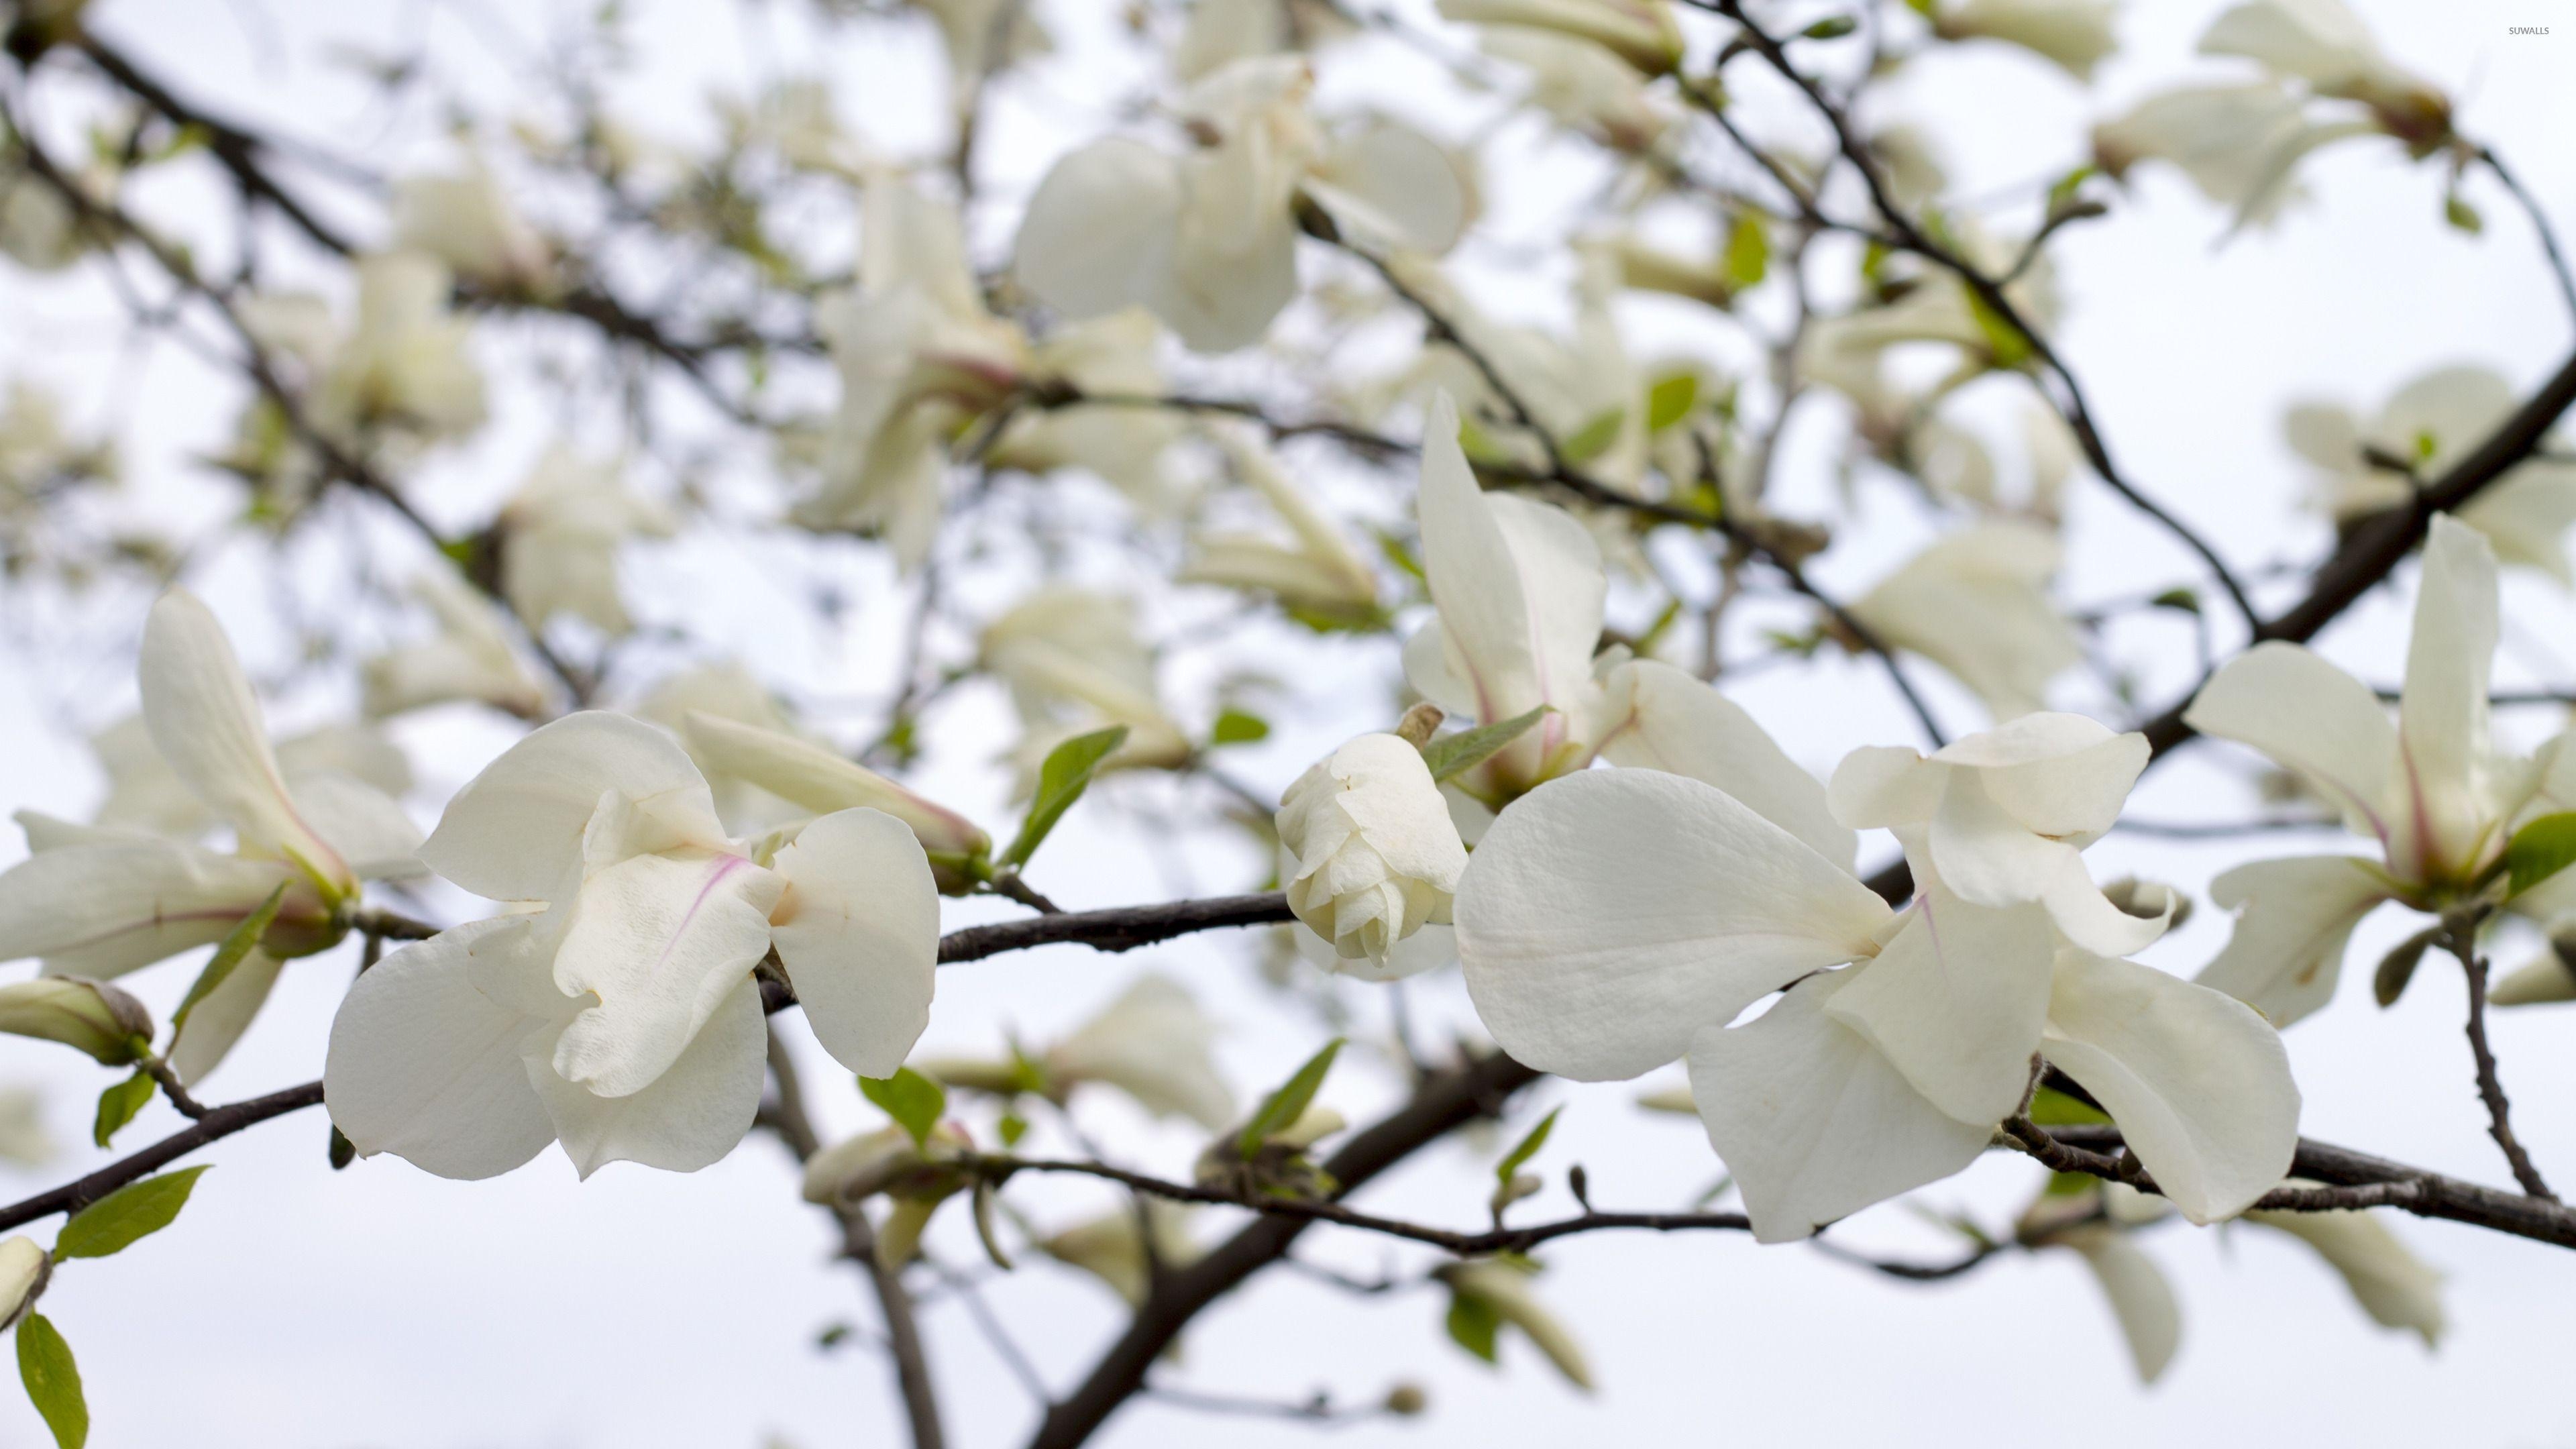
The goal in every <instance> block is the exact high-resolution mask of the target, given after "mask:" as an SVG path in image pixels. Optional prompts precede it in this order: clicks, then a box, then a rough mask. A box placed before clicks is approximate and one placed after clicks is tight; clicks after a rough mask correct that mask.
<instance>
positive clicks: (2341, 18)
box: [2200, 0, 2451, 155]
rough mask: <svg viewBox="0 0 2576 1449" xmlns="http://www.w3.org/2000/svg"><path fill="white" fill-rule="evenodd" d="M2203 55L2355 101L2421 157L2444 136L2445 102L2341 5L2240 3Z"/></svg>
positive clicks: (2276, 0) (2209, 36)
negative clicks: (2233, 58) (2228, 58)
mask: <svg viewBox="0 0 2576 1449" xmlns="http://www.w3.org/2000/svg"><path fill="white" fill-rule="evenodd" d="M2200 53H2201V54H2203V55H2237V56H2243V57H2245V58H2247V59H2249V60H2252V61H2254V62H2256V63H2257V64H2259V65H2261V66H2262V67H2263V68H2264V69H2265V70H2268V71H2270V72H2272V73H2273V74H2274V75H2276V76H2281V77H2283V78H2285V79H2291V80H2297V81H2301V82H2304V83H2305V84H2306V85H2307V86H2308V87H2309V88H2310V89H2311V90H2312V91H2314V92H2315V93H2316V94H2317V95H2320V96H2326V97H2331V98H2334V99H2337V100H2349V101H2359V102H2361V103H2363V104H2364V105H2366V106H2368V107H2369V108H2370V111H2371V115H2372V119H2373V122H2374V123H2375V124H2376V125H2377V126H2378V127H2379V128H2380V129H2383V130H2385V131H2387V132H2388V133H2389V134H2391V135H2394V136H2396V137H2398V138H2399V139H2401V140H2403V141H2405V142H2407V143H2408V145H2410V146H2412V147H2416V148H2417V154H2418V155H2422V154H2426V153H2428V152H2429V151H2431V150H2432V149H2433V148H2434V147H2435V146H2436V145H2438V144H2440V143H2441V142H2442V141H2444V140H2447V139H2448V138H2449V135H2450V127H2451V104H2450V102H2449V101H2448V100H2447V99H2445V98H2444V97H2443V95H2442V93H2441V92H2440V91H2438V90H2436V89H2434V88H2433V86H2432V85H2431V83H2429V82H2427V81H2425V80H2424V79H2422V78H2421V77H2419V76H2417V75H2415V74H2414V73H2413V72H2412V71H2409V70H2406V69H2405V68H2404V67H2402V66H2399V65H2397V64H2396V63H2395V62H2393V61H2391V60H2390V59H2389V58H2388V57H2387V55H2386V54H2385V53H2383V52H2382V51H2381V50H2380V48H2379V44H2378V42H2377V41H2375V40H2373V39H2372V38H2371V35H2370V31H2369V28H2368V27H2366V26H2364V25H2363V24H2362V23H2361V19H2360V17H2359V16H2356V15H2354V14H2353V13H2352V11H2351V9H2350V8H2349V7H2347V6H2346V5H2345V4H2344V3H2343V0H2245V3H2243V4H2240V5H2237V6H2235V7H2234V8H2232V9H2230V10H2228V11H2226V12H2225V13H2223V14H2221V15H2220V16H2219V17H2218V18H2217V19H2216V20H2213V21H2211V22H2210V25H2209V29H2207V30H2206V31H2203V32H2202V33H2201V37H2200Z"/></svg>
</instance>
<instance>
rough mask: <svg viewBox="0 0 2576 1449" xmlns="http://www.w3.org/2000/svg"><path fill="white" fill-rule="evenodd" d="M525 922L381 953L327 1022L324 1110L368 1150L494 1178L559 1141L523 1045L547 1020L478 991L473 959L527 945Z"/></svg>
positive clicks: (494, 923)
mask: <svg viewBox="0 0 2576 1449" xmlns="http://www.w3.org/2000/svg"><path fill="white" fill-rule="evenodd" d="M529 941H530V932H529V921H528V918H526V917H523V916H503V917H500V918H498V919H496V920H489V921H477V922H474V923H473V924H471V925H465V926H459V927H457V928H455V929H454V930H451V931H442V932H440V933H439V934H438V935H436V936H433V937H431V938H430V939H428V940H426V941H420V942H416V943H414V944H412V945H409V946H405V947H403V948H402V949H401V950H399V951H396V952H394V953H392V954H391V955H389V956H387V957H385V959H383V960H382V961H379V962H377V963H376V964H375V966H374V967H373V968H371V969H370V970H368V971H367V973H366V974H365V975H363V976H360V977H359V978H358V980H357V984H356V985H354V986H351V987H350V988H349V994H348V996H347V997H345V998H344V999H343V1000H342V1001H341V1003H340V1014H339V1015H338V1016H337V1017H335V1018H333V1020H332V1022H331V1047H330V1055H329V1057H328V1059H327V1061H326V1062H325V1064H324V1066H323V1069H322V1096H323V1105H324V1106H325V1107H326V1108H328V1109H329V1111H330V1113H331V1121H332V1123H333V1124H334V1125H335V1126H337V1127H338V1128H339V1129H340V1132H341V1135H343V1136H345V1137H347V1138H348V1139H349V1141H350V1142H351V1143H352V1144H354V1145H355V1146H356V1147H357V1149H358V1151H359V1152H360V1153H361V1154H363V1155H368V1156H372V1155H374V1154H376V1153H379V1152H390V1153H393V1154H394V1155H395V1156H397V1157H401V1158H406V1159H408V1160H409V1161H410V1162H411V1164H412V1165H413V1166H415V1167H418V1168H421V1169H422V1170H424V1171H427V1172H434V1173H436V1174H438V1175H439V1176H441V1177H453V1178H466V1179H472V1178H485V1177H497V1176H499V1175H500V1174H502V1173H504V1172H508V1171H509V1170H510V1169H511V1168H514V1167H517V1166H518V1165H520V1164H521V1163H523V1162H526V1161H527V1160H528V1159H529V1158H531V1157H534V1156H536V1155H537V1154H538V1153H539V1152H542V1151H544V1150H545V1146H546V1144H547V1143H549V1142H552V1141H553V1140H554V1137H555V1129H554V1124H553V1122H552V1121H551V1120H549V1119H548V1118H547V1116H546V1112H545V1108H544V1106H543V1105H542V1104H540V1103H539V1102H538V1100H537V1094H536V1093H535V1092H533V1091H531V1090H530V1089H529V1087H528V1074H527V1069H526V1068H525V1067H524V1066H522V1065H521V1063H520V1050H521V1047H522V1045H523V1044H524V1043H525V1042H526V1041H527V1039H528V1038H529V1036H530V1034H531V1033H534V1032H537V1031H539V1030H540V1029H541V1028H542V1027H543V1025H544V1023H543V1022H542V1021H540V1020H538V1019H535V1018H531V1017H529V1016H526V1015H524V1014H523V1013H521V1012H518V1011H515V1010H512V1009H511V1008H509V1007H507V1006H504V1005H502V1004H500V1003H499V1002H496V1001H494V1000H492V999H491V998H490V997H488V996H485V995H484V994H483V993H482V992H480V991H477V990H476V989H475V988H474V985H473V983H472V981H471V980H470V979H469V968H470V967H471V965H472V962H473V959H474V958H475V957H476V956H477V955H489V956H498V955H509V954H513V953H524V952H525V951H527V950H528V949H529Z"/></svg>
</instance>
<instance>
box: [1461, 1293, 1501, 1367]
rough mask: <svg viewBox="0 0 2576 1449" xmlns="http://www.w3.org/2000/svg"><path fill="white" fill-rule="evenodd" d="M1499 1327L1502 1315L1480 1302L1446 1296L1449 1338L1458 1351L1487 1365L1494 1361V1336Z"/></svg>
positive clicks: (1492, 1306)
mask: <svg viewBox="0 0 2576 1449" xmlns="http://www.w3.org/2000/svg"><path fill="white" fill-rule="evenodd" d="M1502 1326H1503V1319H1502V1315H1501V1314H1498V1313H1496V1312H1495V1311H1494V1305H1492V1304H1490V1303H1487V1302H1486V1301H1485V1300H1484V1299H1482V1298H1470V1297H1468V1296H1467V1295H1465V1294H1463V1293H1452V1294H1450V1295H1449V1337H1450V1338H1451V1339H1452V1340H1453V1341H1455V1342H1456V1343H1457V1345H1458V1346H1459V1347H1460V1348H1463V1349H1465V1350H1467V1351H1468V1352H1469V1353H1472V1354H1474V1355H1475V1356H1476V1357H1478V1358H1481V1359H1483V1360H1484V1361H1485V1362H1487V1363H1493V1362H1496V1359H1495V1356H1494V1336H1495V1334H1496V1332H1497V1331H1499V1330H1500V1329H1501V1328H1502Z"/></svg>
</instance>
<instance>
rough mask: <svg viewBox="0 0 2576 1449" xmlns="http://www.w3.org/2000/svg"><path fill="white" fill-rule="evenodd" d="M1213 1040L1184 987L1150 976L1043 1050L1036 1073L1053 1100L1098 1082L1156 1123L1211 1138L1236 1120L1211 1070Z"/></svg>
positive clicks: (1227, 1090)
mask: <svg viewBox="0 0 2576 1449" xmlns="http://www.w3.org/2000/svg"><path fill="white" fill-rule="evenodd" d="M1216 1035H1217V1027H1216V1024H1215V1023H1214V1022H1212V1021H1210V1020H1209V1019H1208V1017H1207V1014H1206V1013H1205V1012H1203V1011H1201V1010H1200V1009H1199V1004H1198V1001H1197V999H1196V998H1194V997H1192V996H1191V995H1190V993H1189V990H1188V989H1187V988H1186V987H1184V986H1182V985H1181V984H1180V983H1179V982H1177V981H1174V980H1173V979H1171V978H1170V977H1168V976H1165V975H1162V974H1161V973H1159V972H1152V971H1149V972H1146V973H1145V974H1144V975H1142V976H1139V977H1137V978H1136V981H1135V984H1133V985H1131V986H1129V987H1128V988H1127V989H1126V990H1125V991H1122V992H1120V993H1119V994H1118V997H1117V999H1116V1000H1113V1001H1111V1002H1110V1003H1109V1005H1107V1006H1105V1007H1103V1008H1102V1009H1101V1010H1100V1013H1099V1014H1098V1015H1096V1016H1094V1017H1092V1018H1091V1019H1090V1020H1089V1021H1087V1022H1084V1023H1083V1024H1082V1025H1081V1026H1079V1027H1076V1028H1074V1030H1073V1032H1072V1034H1071V1035H1069V1036H1067V1037H1065V1038H1064V1040H1062V1041H1060V1042H1057V1043H1056V1044H1055V1045H1054V1046H1052V1047H1049V1048H1048V1049H1047V1050H1046V1051H1045V1052H1044V1053H1043V1054H1042V1055H1041V1056H1040V1057H1039V1066H1040V1069H1041V1072H1042V1073H1043V1075H1044V1077H1045V1079H1046V1083H1047V1086H1048V1087H1049V1089H1050V1090H1051V1091H1053V1092H1055V1093H1058V1094H1062V1093H1068V1092H1070V1091H1072V1090H1073V1089H1074V1088H1075V1087H1078V1086H1081V1085H1082V1084H1084V1083H1086V1082H1097V1083H1099V1084H1101V1085H1102V1086H1106V1087H1115V1088H1117V1089H1118V1090H1119V1091H1121V1092H1123V1093H1125V1094H1126V1095H1127V1096H1128V1097H1129V1098H1131V1099H1133V1100H1134V1101H1135V1103H1136V1105H1138V1106H1140V1107H1142V1108H1144V1109H1145V1110H1146V1111H1148V1112H1151V1113H1153V1114H1154V1115H1155V1116H1157V1117H1187V1118H1189V1119H1190V1120H1191V1121H1193V1122H1196V1123H1198V1124H1199V1125H1200V1126H1202V1127H1205V1128H1207V1129H1208V1130H1209V1131H1211V1132H1215V1131H1220V1130H1222V1129H1223V1128H1224V1127H1225V1126H1226V1125H1227V1124H1228V1123H1230V1122H1232V1121H1234V1120H1235V1115H1234V1114H1235V1104H1234V1089H1233V1088H1232V1087H1230V1086H1228V1085H1227V1084H1226V1080H1225V1074H1224V1073H1223V1072H1221V1071H1219V1070H1218V1069H1217V1064H1216V1054H1215V1052H1214V1050H1213V1048H1214V1046H1215V1043H1216Z"/></svg>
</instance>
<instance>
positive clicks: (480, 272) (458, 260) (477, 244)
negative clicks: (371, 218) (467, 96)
mask: <svg viewBox="0 0 2576 1449" xmlns="http://www.w3.org/2000/svg"><path fill="white" fill-rule="evenodd" d="M393 220H394V240H393V249H394V250H396V251H415V252H423V253H426V254H428V255H430V256H433V257H436V258H438V259H439V260H440V261H442V262H445V263H446V264H447V266H448V269H449V270H451V271H453V272H454V273H455V274H456V275H458V276H460V277H463V278H465V279H466V280H468V281H472V282H477V283H481V284H482V285H484V286H488V287H496V288H499V289H501V290H503V291H505V292H510V293H528V292H533V291H536V290H537V289H538V288H539V287H541V286H542V285H543V283H544V282H545V280H546V277H547V274H548V273H549V272H550V271H551V270H552V269H553V266H554V248H552V247H551V246H549V245H547V243H546V239H545V238H544V237H542V236H539V235H537V232H536V229H535V228H534V227H531V226H529V225H528V224H527V222H526V221H524V220H522V219H521V218H520V216H519V213H518V209H517V208H516V207H514V206H512V205H511V204H510V198H509V195H508V194H507V193H505V192H504V191H502V189H501V184H500V182H499V181H498V180H497V179H495V178H494V177H493V175H492V173H491V171H490V169H489V168H487V167H486V166H485V165H484V164H483V162H482V161H481V159H480V158H477V159H476V160H475V161H473V162H472V163H471V164H469V165H468V166H467V167H466V168H465V170H464V171H463V172H461V173H459V174H456V175H452V176H411V177H406V178H404V179H403V180H401V181H399V182H396V183H395V184H394V218H393Z"/></svg>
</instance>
